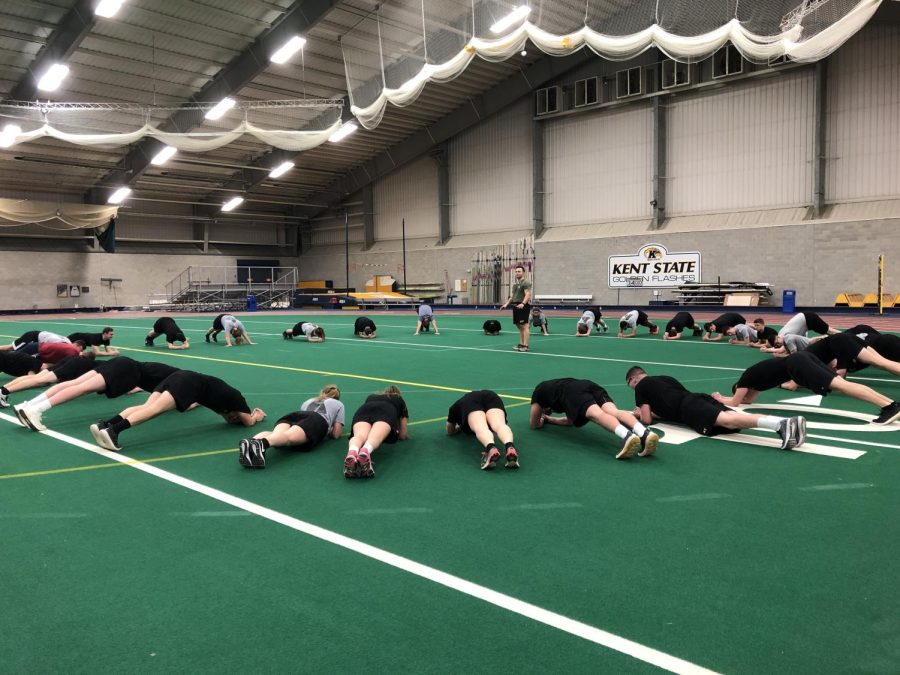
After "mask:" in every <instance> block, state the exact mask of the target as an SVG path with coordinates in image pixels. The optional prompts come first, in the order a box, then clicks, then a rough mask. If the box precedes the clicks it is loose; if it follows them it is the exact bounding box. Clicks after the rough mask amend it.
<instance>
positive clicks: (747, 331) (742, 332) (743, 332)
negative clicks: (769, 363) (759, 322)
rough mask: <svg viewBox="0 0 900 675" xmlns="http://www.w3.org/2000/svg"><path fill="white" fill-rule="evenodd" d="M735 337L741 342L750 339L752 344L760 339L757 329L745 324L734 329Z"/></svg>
mask: <svg viewBox="0 0 900 675" xmlns="http://www.w3.org/2000/svg"><path fill="white" fill-rule="evenodd" d="M734 337H736V338H737V339H738V340H741V341H743V340H746V339H748V338H749V339H750V340H751V341H752V342H756V340H758V339H759V338H758V336H757V333H756V329H755V328H753V327H752V326H748V325H747V324H745V323H739V324H738V325H737V326H735V327H734Z"/></svg>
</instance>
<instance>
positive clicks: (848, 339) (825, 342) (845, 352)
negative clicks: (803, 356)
mask: <svg viewBox="0 0 900 675" xmlns="http://www.w3.org/2000/svg"><path fill="white" fill-rule="evenodd" d="M865 346H866V344H865V342H864V341H863V340H862V338H860V337H859V336H858V335H855V334H853V333H837V334H836V335H829V336H827V337H825V338H822V339H821V340H816V341H815V342H811V343H810V344H809V346H808V347H807V348H806V351H807V352H808V353H809V354H812V355H813V356H815V357H816V358H817V359H819V360H820V361H821V362H822V363H824V364H826V365H827V364H830V363H831V362H832V361H837V367H838V368H852V367H853V366H854V365H855V362H856V357H857V356H859V352H860V351H862V350H863V348H865Z"/></svg>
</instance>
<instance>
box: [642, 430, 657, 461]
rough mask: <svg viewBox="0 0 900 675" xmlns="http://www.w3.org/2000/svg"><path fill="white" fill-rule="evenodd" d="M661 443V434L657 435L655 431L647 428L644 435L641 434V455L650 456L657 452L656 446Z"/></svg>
mask: <svg viewBox="0 0 900 675" xmlns="http://www.w3.org/2000/svg"><path fill="white" fill-rule="evenodd" d="M658 444H659V436H657V434H656V432H655V431H652V430H651V429H647V430H646V431H645V432H644V435H643V436H641V451H640V452H639V453H638V456H639V457H649V456H650V455H652V454H653V453H654V452H656V446H657V445H658Z"/></svg>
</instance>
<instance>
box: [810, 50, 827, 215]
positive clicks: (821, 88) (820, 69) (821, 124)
mask: <svg viewBox="0 0 900 675" xmlns="http://www.w3.org/2000/svg"><path fill="white" fill-rule="evenodd" d="M827 79H828V61H827V60H822V61H817V62H816V84H815V87H816V93H815V108H816V110H815V116H816V132H815V133H816V137H815V140H814V142H813V152H814V157H815V161H813V195H812V208H811V209H810V214H809V215H810V217H812V218H821V216H822V213H823V212H824V210H825V114H826V107H827V106H826V100H825V97H826V94H827V91H826V84H827Z"/></svg>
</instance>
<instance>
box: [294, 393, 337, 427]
mask: <svg viewBox="0 0 900 675" xmlns="http://www.w3.org/2000/svg"><path fill="white" fill-rule="evenodd" d="M300 410H303V411H304V412H315V413H319V414H320V415H321V416H322V417H324V418H325V421H326V422H328V431H329V433H330V432H331V429H332V427H334V425H335V424H336V423H339V424H343V423H344V404H343V403H341V402H340V401H338V400H337V399H336V398H324V399H322V400H321V401H320V400H319V399H316V398H308V399H306V400H305V401H304V402H303V405H301V406H300Z"/></svg>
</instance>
